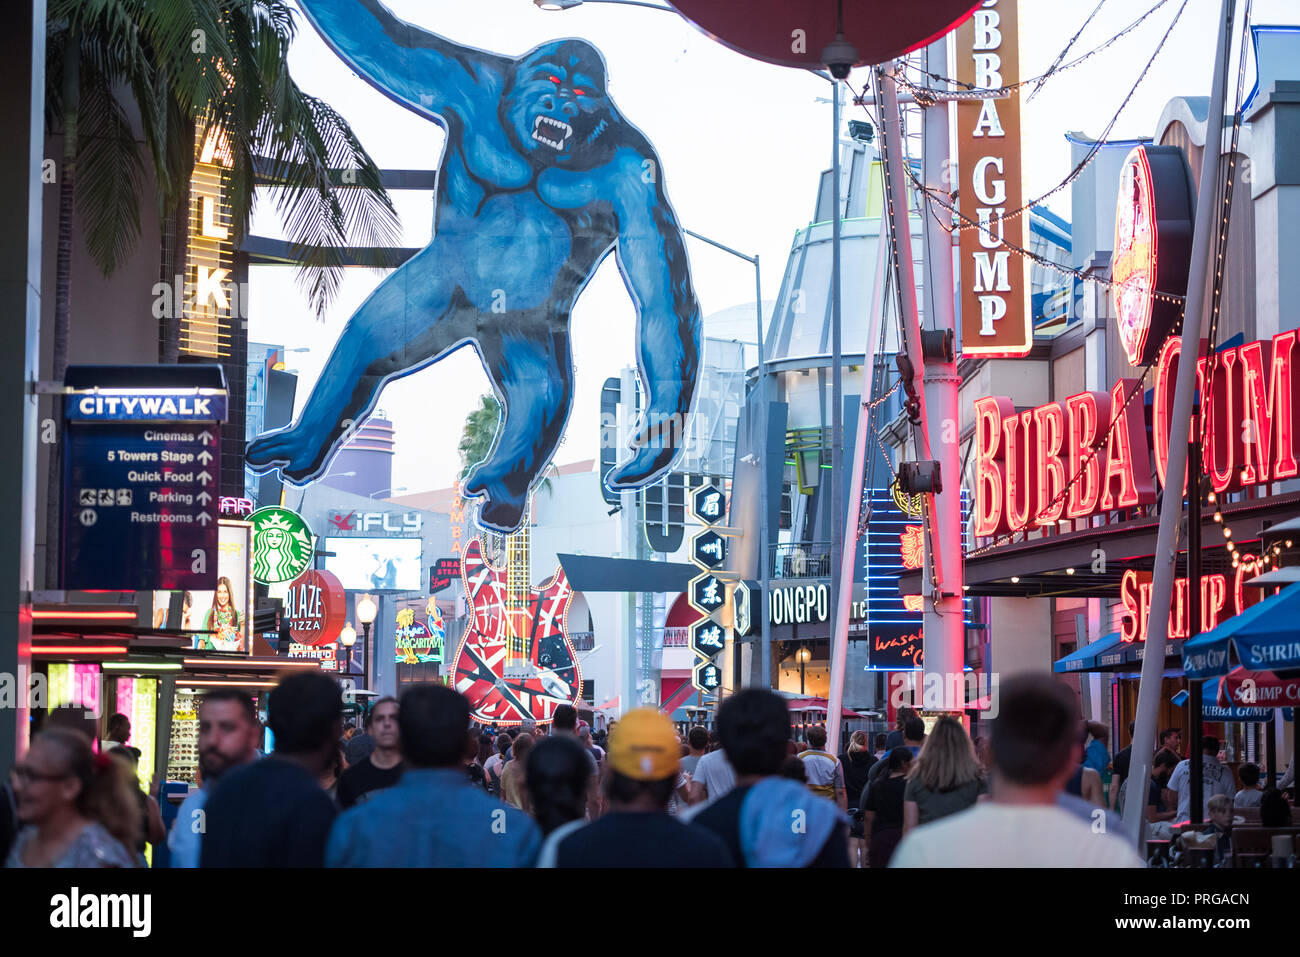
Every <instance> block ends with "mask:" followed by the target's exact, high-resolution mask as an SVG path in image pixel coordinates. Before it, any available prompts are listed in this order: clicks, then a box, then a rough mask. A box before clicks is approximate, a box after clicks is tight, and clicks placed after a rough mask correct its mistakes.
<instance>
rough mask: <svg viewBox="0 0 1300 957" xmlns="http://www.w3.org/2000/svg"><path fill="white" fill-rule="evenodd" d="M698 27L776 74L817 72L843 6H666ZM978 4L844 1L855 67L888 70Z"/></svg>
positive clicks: (831, 2) (770, 2) (819, 0)
mask: <svg viewBox="0 0 1300 957" xmlns="http://www.w3.org/2000/svg"><path fill="white" fill-rule="evenodd" d="M669 2H670V3H672V5H673V6H674V7H676V8H677V10H678V11H679V12H680V13H681V14H682V16H684V17H686V19H688V20H690V21H691V22H692V23H694V24H695V25H696V26H697V27H699V28H700V29H701V30H703V31H704V32H705V33H707V34H708V35H709V36H711V37H713V39H715V40H717V41H718V42H719V43H722V44H723V45H725V46H729V47H731V49H733V50H735V51H736V52H737V53H743V54H744V55H745V56H748V57H753V58H754V59H756V60H766V61H767V62H768V63H775V64H778V65H779V66H792V67H801V68H805V69H807V68H812V69H816V68H819V67H821V65H822V60H821V56H822V51H823V50H824V49H826V46H827V44H829V43H830V42H831V40H833V39H834V38H835V24H836V14H837V8H838V6H839V0H746V2H744V3H737V2H736V0H669ZM978 6H979V3H978V2H976V3H972V2H971V0H925V2H924V3H891V2H888V0H847V2H845V3H844V5H843V7H844V35H845V36H846V37H848V40H849V42H850V43H852V44H853V46H854V47H855V48H856V49H857V51H858V57H859V59H858V62H857V63H856V64H855V66H866V65H869V64H873V63H884V62H885V61H886V60H892V59H893V58H894V57H898V56H902V55H903V54H904V53H908V52H910V51H911V50H915V49H917V48H918V47H922V46H925V45H926V44H927V43H929V42H930V41H931V40H936V39H938V38H939V37H941V36H943V35H944V34H945V33H947V32H948V31H949V30H951V29H952V28H953V27H955V26H957V24H959V23H961V22H962V21H963V20H965V19H966V17H968V16H969V15H970V14H971V13H972V12H973V11H974V10H975V8H976V7H978Z"/></svg>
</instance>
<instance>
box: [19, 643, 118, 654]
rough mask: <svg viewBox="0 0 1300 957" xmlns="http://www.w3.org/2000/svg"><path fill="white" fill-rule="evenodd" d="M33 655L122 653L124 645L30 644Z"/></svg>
mask: <svg viewBox="0 0 1300 957" xmlns="http://www.w3.org/2000/svg"><path fill="white" fill-rule="evenodd" d="M32 654H33V655H42V656H49V655H124V654H126V646H125V645H32Z"/></svg>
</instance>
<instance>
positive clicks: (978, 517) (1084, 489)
mask: <svg viewBox="0 0 1300 957" xmlns="http://www.w3.org/2000/svg"><path fill="white" fill-rule="evenodd" d="M1181 351H1182V342H1181V340H1180V339H1178V338H1177V337H1170V338H1169V339H1167V340H1166V341H1165V342H1164V344H1163V346H1162V347H1161V349H1160V352H1159V358H1158V360H1157V362H1156V366H1155V383H1154V390H1153V396H1152V407H1151V438H1150V444H1149V446H1148V440H1147V429H1146V413H1145V410H1144V407H1143V405H1142V396H1141V395H1140V394H1139V392H1138V390H1139V389H1140V388H1141V385H1140V382H1139V380H1137V379H1120V380H1119V381H1118V382H1116V383H1115V386H1114V387H1113V388H1112V389H1111V391H1110V392H1109V393H1105V392H1083V393H1080V394H1079V395H1074V396H1070V397H1069V398H1067V399H1066V400H1065V401H1064V402H1049V403H1047V404H1046V405H1041V406H1039V407H1037V408H1035V409H1025V410H1017V409H1016V408H1015V407H1014V405H1013V404H1012V402H1011V400H1010V399H1008V398H1005V397H1002V396H988V397H985V398H981V399H977V400H976V401H975V523H974V529H973V531H974V534H975V535H976V536H977V537H989V536H994V535H1000V534H1003V533H1006V532H1018V531H1025V530H1028V529H1032V528H1033V527H1035V526H1039V525H1053V524H1055V523H1056V522H1057V521H1058V520H1061V519H1063V518H1064V519H1076V518H1087V517H1088V516H1090V515H1095V514H1097V513H1099V512H1109V511H1114V510H1118V509H1126V508H1134V507H1137V506H1141V505H1150V504H1152V503H1154V502H1155V501H1156V494H1157V493H1156V485H1157V482H1159V483H1160V484H1163V483H1164V480H1165V474H1166V472H1167V469H1168V464H1169V443H1170V432H1171V424H1170V419H1171V417H1172V415H1173V404H1174V383H1175V381H1176V379H1177V375H1178V363H1179V355H1180V353H1181ZM1298 352H1300V349H1298V348H1297V331H1296V330H1294V329H1293V330H1290V331H1287V332H1283V333H1279V334H1278V335H1276V336H1274V337H1273V338H1272V340H1269V341H1258V342H1250V343H1246V344H1244V345H1239V346H1232V347H1230V348H1227V349H1221V350H1219V351H1218V352H1216V353H1215V356H1214V363H1215V368H1214V372H1213V376H1212V377H1211V379H1212V383H1211V386H1210V389H1209V396H1208V401H1205V402H1204V403H1203V405H1202V415H1203V416H1204V419H1205V435H1206V438H1205V441H1204V443H1203V447H1202V450H1201V462H1200V468H1201V471H1202V473H1203V474H1204V475H1207V476H1209V478H1210V481H1211V485H1212V487H1213V489H1214V491H1215V492H1216V493H1220V494H1221V493H1224V492H1234V491H1237V490H1239V489H1241V488H1244V487H1247V486H1254V485H1264V484H1267V483H1270V482H1280V481H1283V480H1285V479H1290V478H1295V477H1296V476H1297V475H1300V464H1298V463H1300V447H1297V441H1296V439H1297V436H1296V430H1295V422H1296V416H1297V413H1298V412H1300V370H1297V368H1296V364H1297V362H1298V361H1300V356H1298V355H1297V353H1298ZM1208 361H1209V360H1207V359H1206V358H1204V357H1202V358H1201V359H1200V360H1199V361H1198V363H1197V367H1196V387H1197V389H1198V391H1199V392H1200V393H1201V395H1203V396H1204V395H1206V394H1207V390H1206V379H1207V374H1208ZM1070 476H1077V481H1075V482H1074V483H1073V485H1071V486H1070V487H1069V490H1068V492H1067V491H1065V489H1066V483H1067V482H1068V481H1069V477H1070ZM1184 487H1186V486H1184Z"/></svg>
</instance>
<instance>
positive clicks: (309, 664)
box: [184, 658, 319, 671]
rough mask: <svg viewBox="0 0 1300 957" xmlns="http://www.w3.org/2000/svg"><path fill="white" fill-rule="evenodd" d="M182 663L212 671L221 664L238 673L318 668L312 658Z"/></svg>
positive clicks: (231, 659) (208, 660)
mask: <svg viewBox="0 0 1300 957" xmlns="http://www.w3.org/2000/svg"><path fill="white" fill-rule="evenodd" d="M184 662H185V665H186V667H196V668H213V669H215V668H217V667H219V666H220V665H223V664H230V665H232V666H234V667H236V668H238V669H239V670H240V671H280V670H282V669H284V668H316V667H319V666H318V665H317V663H316V660H315V659H314V658H313V659H304V660H302V661H294V660H291V659H288V658H286V659H285V660H283V661H275V662H266V663H265V664H263V663H262V662H260V661H248V660H247V659H242V658H230V659H227V658H185V659H184Z"/></svg>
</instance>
